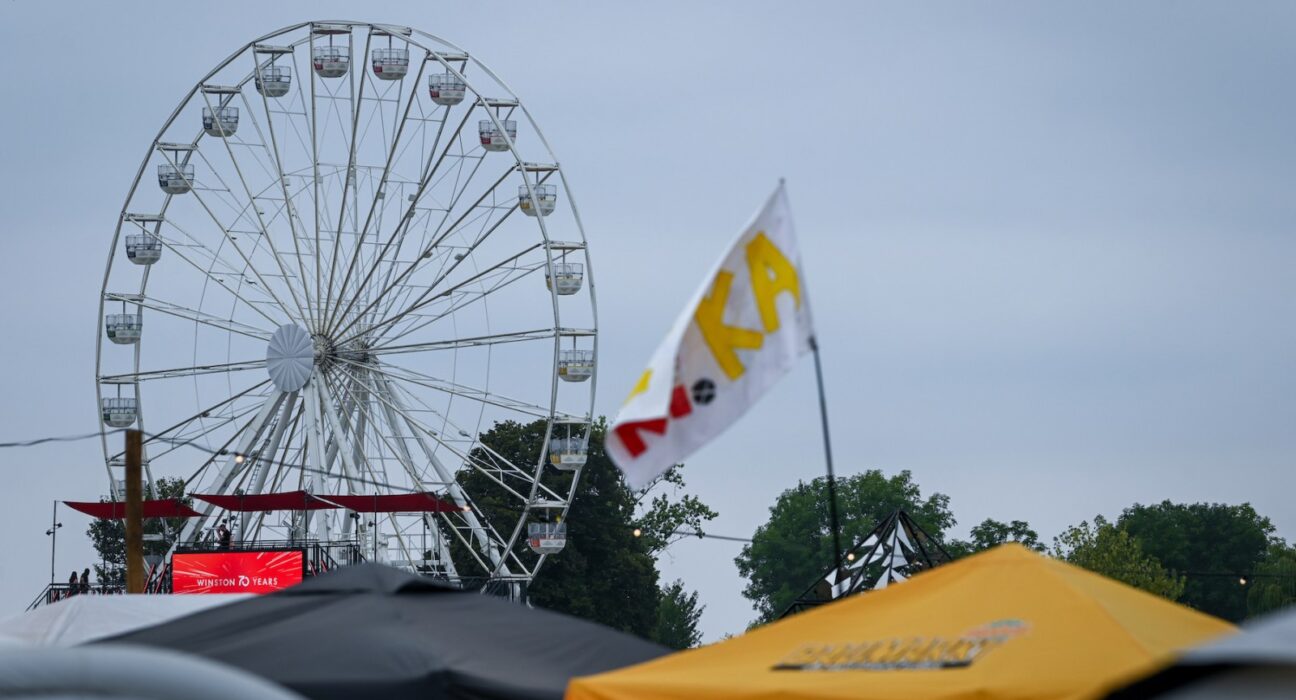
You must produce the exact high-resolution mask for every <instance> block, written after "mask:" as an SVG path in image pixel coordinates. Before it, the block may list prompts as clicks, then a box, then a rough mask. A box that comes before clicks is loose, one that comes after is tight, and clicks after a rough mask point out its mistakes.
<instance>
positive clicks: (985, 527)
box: [945, 518, 1045, 559]
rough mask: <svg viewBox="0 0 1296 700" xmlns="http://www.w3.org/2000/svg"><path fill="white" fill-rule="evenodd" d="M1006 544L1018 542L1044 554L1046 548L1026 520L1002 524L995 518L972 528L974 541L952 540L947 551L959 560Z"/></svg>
mask: <svg viewBox="0 0 1296 700" xmlns="http://www.w3.org/2000/svg"><path fill="white" fill-rule="evenodd" d="M1005 542H1018V543H1021V544H1022V545H1024V546H1026V547H1029V548H1030V549H1033V550H1035V551H1037V552H1043V551H1044V549H1045V547H1044V545H1043V544H1042V543H1040V541H1039V533H1037V532H1035V531H1034V530H1032V529H1031V526H1030V523H1027V522H1026V521H1024V520H1013V521H1012V522H1009V523H1004V522H1000V521H998V520H994V519H993V518H986V519H985V520H983V521H981V524H980V525H977V526H976V527H973V528H972V539H971V540H970V541H968V540H951V541H950V542H949V544H947V545H945V551H947V552H949V554H950V556H951V557H953V558H955V559H959V558H961V557H965V556H968V555H969V554H976V553H977V552H981V551H984V550H987V549H991V548H993V547H998V546H999V545H1001V544H1003V543H1005Z"/></svg>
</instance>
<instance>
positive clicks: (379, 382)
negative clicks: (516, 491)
mask: <svg viewBox="0 0 1296 700" xmlns="http://www.w3.org/2000/svg"><path fill="white" fill-rule="evenodd" d="M374 388H375V389H376V390H377V391H376V396H377V398H378V400H379V402H380V403H382V404H383V405H384V406H386V407H388V408H390V409H392V412H393V414H395V415H393V417H392V418H391V419H390V421H389V422H390V423H395V422H396V419H397V417H399V420H400V421H401V422H403V423H404V424H405V425H406V426H407V427H408V428H409V430H410V434H411V435H412V436H413V437H414V440H415V442H417V443H418V445H419V447H420V449H422V450H423V453H424V456H425V457H426V458H427V460H428V462H429V464H430V465H431V466H432V468H433V470H434V471H436V473H437V476H438V477H440V478H441V480H442V481H443V482H445V483H446V484H447V487H448V489H449V495H450V498H451V500H453V501H454V502H455V503H457V504H458V505H459V506H460V507H461V508H464V510H463V511H462V513H461V515H460V517H462V518H463V519H464V520H465V521H466V522H467V523H468V526H469V527H470V528H471V530H472V535H473V540H475V542H476V546H477V548H478V549H479V550H480V551H481V552H482V554H485V555H486V556H487V558H488V559H489V560H490V564H491V567H493V568H492V569H491V571H492V573H493V572H495V571H499V570H500V568H501V567H504V570H505V571H507V567H506V566H505V560H504V557H503V555H502V552H503V551H505V550H507V546H502V545H501V544H500V542H502V538H500V537H499V533H497V532H495V531H494V528H491V527H490V521H489V519H486V518H484V517H479V516H478V513H479V511H478V509H477V507H476V505H475V504H473V502H472V499H471V498H470V497H469V496H468V493H467V492H466V491H464V490H463V487H461V486H460V485H459V483H458V482H457V481H455V479H454V475H453V474H452V473H451V472H450V471H449V470H448V469H446V467H445V465H444V464H443V463H442V462H441V460H440V459H438V458H437V456H436V451H435V450H433V449H432V448H431V447H429V446H428V444H427V442H426V440H427V439H429V438H430V439H432V440H434V441H436V442H437V443H438V444H440V445H442V446H445V443H444V442H442V441H441V440H440V439H439V438H438V437H437V435H436V433H435V431H433V430H431V429H429V428H427V426H423V425H421V424H420V423H419V422H418V421H417V420H416V419H414V418H413V417H412V416H411V415H410V414H409V412H408V411H407V410H405V409H404V406H403V404H401V403H400V400H399V399H398V398H397V397H396V395H395V393H394V392H393V391H392V386H391V382H389V381H387V380H386V379H385V378H383V377H375V379H374ZM492 535H493V537H494V539H492ZM470 548H471V545H470Z"/></svg>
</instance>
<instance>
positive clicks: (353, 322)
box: [335, 204, 516, 337]
mask: <svg viewBox="0 0 1296 700" xmlns="http://www.w3.org/2000/svg"><path fill="white" fill-rule="evenodd" d="M514 208H516V204H515V205H514ZM505 218H507V214H505V216H504V217H502V218H501V219H500V220H499V221H497V222H496V223H495V224H494V225H493V226H491V227H489V228H488V229H486V230H485V231H484V232H482V233H481V234H480V235H479V236H478V237H477V240H475V241H473V243H472V244H471V245H469V246H468V247H467V248H466V249H465V252H464V253H463V254H462V257H458V256H457V259H456V260H455V261H454V262H452V263H450V264H449V266H448V267H447V268H446V269H445V270H444V271H443V272H442V273H441V274H440V275H439V276H438V277H437V278H436V279H434V280H433V281H432V282H431V283H429V284H428V285H427V287H426V290H425V291H424V295H426V294H428V293H430V291H429V290H432V289H436V287H437V285H439V284H440V283H441V282H443V281H445V279H446V278H447V277H449V276H450V273H452V272H454V270H455V269H456V268H457V267H459V265H460V263H462V262H463V260H465V259H467V257H468V256H469V255H470V254H471V253H472V252H473V251H475V250H476V249H477V247H478V246H480V245H481V244H482V242H484V241H485V240H486V239H487V238H488V237H489V236H490V235H491V234H492V233H494V232H495V230H496V229H497V228H499V225H500V224H502V223H503V222H504V219H505ZM442 240H443V239H442ZM436 245H437V244H436V243H434V244H432V246H430V247H428V248H427V249H426V250H425V251H424V252H423V253H422V254H421V255H420V256H419V257H420V258H425V259H426V258H430V257H431V253H432V251H433V250H434V249H435V247H436ZM418 267H419V265H418V262H415V263H412V264H411V265H410V266H409V268H407V269H406V271H405V272H403V273H401V275H399V276H398V277H397V278H396V280H394V281H393V282H391V283H390V284H388V285H387V288H386V289H384V290H383V291H382V292H381V293H380V294H379V295H378V296H377V297H375V298H374V300H373V301H372V302H370V303H369V305H367V306H366V307H365V308H364V309H362V310H361V311H360V312H359V313H358V314H356V316H355V317H354V318H352V319H351V321H349V322H347V323H345V324H343V325H342V326H341V327H340V328H339V329H338V330H337V331H336V332H335V333H336V335H339V336H341V335H343V334H345V333H346V332H347V331H349V330H351V329H352V328H354V327H355V326H356V325H357V324H358V323H360V321H361V319H363V318H364V316H365V314H367V313H369V312H370V311H372V310H374V308H376V307H377V306H378V305H379V304H380V303H381V301H382V299H383V298H384V296H386V295H388V294H389V293H390V292H391V291H392V289H393V288H394V287H395V286H397V285H398V284H401V283H403V282H404V281H405V279H406V278H408V277H409V276H410V275H412V274H413V273H414V272H415V271H416V270H417V269H418ZM422 298H423V297H422V296H420V299H422ZM400 317H401V315H400V314H397V315H396V316H395V318H397V319H398V320H399V318H400ZM346 337H351V336H346Z"/></svg>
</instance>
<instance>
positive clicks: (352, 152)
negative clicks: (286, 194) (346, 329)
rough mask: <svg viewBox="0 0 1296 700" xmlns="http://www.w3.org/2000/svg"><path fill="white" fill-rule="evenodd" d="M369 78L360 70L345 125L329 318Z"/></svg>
mask: <svg viewBox="0 0 1296 700" xmlns="http://www.w3.org/2000/svg"><path fill="white" fill-rule="evenodd" d="M372 39H373V33H372V32H371V33H369V34H368V35H366V36H365V48H364V53H363V54H362V55H363V56H366V57H367V56H368V55H369V44H370V41H371V40H372ZM349 72H350V74H351V75H353V76H354V75H355V72H353V71H349ZM368 78H369V71H366V70H360V89H359V90H358V91H357V92H356V93H355V95H354V97H353V98H352V99H351V105H350V107H351V109H350V112H351V114H350V115H349V116H350V117H351V119H350V121H351V128H350V129H349V130H348V129H346V128H345V126H344V127H343V133H348V131H349V135H350V147H349V148H348V149H347V168H346V173H345V177H343V178H342V193H341V196H340V197H339V200H340V203H339V205H338V213H337V228H335V229H334V233H333V252H332V254H331V255H330V256H329V272H328V284H327V285H326V286H325V287H324V289H325V296H324V304H323V311H322V315H323V316H324V317H325V318H328V317H329V316H330V315H331V314H332V307H333V275H334V272H335V271H336V269H337V258H338V248H339V247H340V245H341V243H342V231H343V230H344V229H343V226H345V221H346V213H347V194H349V193H350V191H351V188H352V186H353V185H352V183H353V181H354V182H355V186H356V187H357V188H358V187H359V180H358V178H356V177H355V168H356V141H357V139H358V138H359V136H360V134H359V124H360V112H361V111H362V110H363V108H364V93H365V85H366V84H367V83H368ZM353 82H354V79H353ZM347 92H348V96H351V91H350V90H348V91H347ZM340 116H341V115H340V114H339V117H340ZM377 191H378V190H375V201H377ZM357 238H358V239H359V238H362V237H361V236H359V235H357ZM339 301H340V300H339Z"/></svg>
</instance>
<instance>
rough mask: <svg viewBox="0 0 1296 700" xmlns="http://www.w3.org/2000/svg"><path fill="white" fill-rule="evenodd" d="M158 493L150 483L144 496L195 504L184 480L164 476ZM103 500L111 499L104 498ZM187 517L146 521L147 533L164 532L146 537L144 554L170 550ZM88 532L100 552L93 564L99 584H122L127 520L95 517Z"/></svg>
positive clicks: (159, 554)
mask: <svg viewBox="0 0 1296 700" xmlns="http://www.w3.org/2000/svg"><path fill="white" fill-rule="evenodd" d="M156 486H157V492H156V495H155V494H154V491H153V489H151V488H148V487H147V486H146V487H145V489H144V498H146V499H147V498H178V499H180V500H181V502H183V503H184V504H185V505H192V499H190V498H186V497H185V481H184V479H167V478H165V477H164V478H161V479H158V480H157V482H156ZM99 500H100V501H102V502H108V501H111V500H112V499H111V498H108V497H106V496H105V497H103V498H101V499H99ZM184 524H185V519H184V518H148V519H146V520H145V521H144V534H146V535H161V536H162V539H161V540H145V541H144V555H145V556H149V555H155V556H161V555H164V554H166V553H167V550H168V549H170V547H171V542H172V540H174V539H175V537H176V535H177V534H179V532H180V528H182V527H184ZM86 535H88V536H89V537H90V541H91V542H92V543H93V544H94V548H95V551H96V552H98V554H99V563H98V564H95V565H94V570H95V579H96V580H97V581H99V582H100V583H108V584H123V583H125V582H126V521H125V520H94V521H91V523H90V527H89V528H87V529H86Z"/></svg>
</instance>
